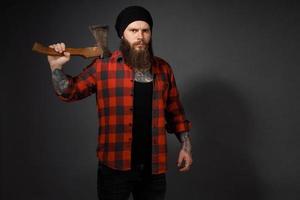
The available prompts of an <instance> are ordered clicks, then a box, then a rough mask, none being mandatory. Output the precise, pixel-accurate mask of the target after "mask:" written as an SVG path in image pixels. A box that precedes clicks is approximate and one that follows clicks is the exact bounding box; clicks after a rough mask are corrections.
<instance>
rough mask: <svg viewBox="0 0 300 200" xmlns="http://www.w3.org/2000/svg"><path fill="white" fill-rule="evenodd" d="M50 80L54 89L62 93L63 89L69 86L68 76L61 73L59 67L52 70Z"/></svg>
mask: <svg viewBox="0 0 300 200" xmlns="http://www.w3.org/2000/svg"><path fill="white" fill-rule="evenodd" d="M52 82H53V85H54V89H55V91H56V92H57V93H58V94H59V95H62V94H63V92H64V90H65V89H67V88H68V87H69V80H68V77H67V76H66V75H65V74H64V73H63V71H62V70H61V69H55V70H53V71H52Z"/></svg>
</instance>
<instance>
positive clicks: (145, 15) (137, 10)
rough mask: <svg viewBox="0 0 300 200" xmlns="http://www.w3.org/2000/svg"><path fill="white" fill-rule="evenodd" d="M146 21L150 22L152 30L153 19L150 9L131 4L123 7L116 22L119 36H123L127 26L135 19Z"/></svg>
mask: <svg viewBox="0 0 300 200" xmlns="http://www.w3.org/2000/svg"><path fill="white" fill-rule="evenodd" d="M138 20H141V21H145V22H147V23H148V24H149V26H150V29H151V30H152V26H153V21H152V17H151V14H150V12H149V11H148V10H146V9H145V8H143V7H141V6H129V7H127V8H125V9H123V10H122V11H121V12H120V14H119V15H118V17H117V21H116V24H115V28H116V31H117V33H118V36H119V37H120V38H121V37H122V35H123V32H124V30H125V29H126V28H127V26H128V25H129V24H130V23H132V22H134V21H138Z"/></svg>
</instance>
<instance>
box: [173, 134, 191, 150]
mask: <svg viewBox="0 0 300 200" xmlns="http://www.w3.org/2000/svg"><path fill="white" fill-rule="evenodd" d="M175 135H176V137H177V139H178V140H179V142H180V143H181V149H182V150H184V151H185V152H187V153H190V154H191V153H192V143H191V138H190V135H189V133H188V132H184V133H175Z"/></svg>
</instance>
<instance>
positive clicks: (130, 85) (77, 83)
mask: <svg viewBox="0 0 300 200" xmlns="http://www.w3.org/2000/svg"><path fill="white" fill-rule="evenodd" d="M151 70H152V74H153V77H154V79H153V81H154V84H153V97H152V173H153V174H159V173H165V172H166V171H167V135H166V131H167V132H168V133H181V132H187V131H189V130H190V127H191V123H190V122H189V121H188V120H186V118H185V115H184V110H183V107H182V104H181V102H180V100H179V93H178V90H177V87H176V83H175V78H174V74H173V72H172V69H171V67H170V66H169V64H168V63H167V62H165V61H164V60H162V59H161V58H158V57H155V62H154V65H153V66H152V69H151ZM68 78H69V87H68V88H67V89H66V90H65V91H64V93H63V94H62V95H59V94H57V93H56V95H57V96H59V98H60V99H62V100H63V101H67V102H71V101H76V100H80V99H82V98H85V97H87V96H89V95H91V94H93V93H96V98H97V100H96V101H97V109H98V118H99V135H98V149H97V156H98V158H99V159H100V160H101V161H102V162H103V163H104V164H105V165H107V166H109V167H111V168H113V169H118V170H130V169H131V143H132V120H133V91H134V90H133V89H134V70H133V68H132V67H130V66H128V65H127V64H125V63H124V61H123V57H122V53H121V52H120V51H115V52H113V54H112V56H111V57H110V58H108V59H99V58H97V59H95V60H94V61H93V62H92V63H91V64H90V65H89V66H87V67H86V68H84V69H83V71H82V72H81V73H80V74H79V75H77V76H75V77H71V76H68Z"/></svg>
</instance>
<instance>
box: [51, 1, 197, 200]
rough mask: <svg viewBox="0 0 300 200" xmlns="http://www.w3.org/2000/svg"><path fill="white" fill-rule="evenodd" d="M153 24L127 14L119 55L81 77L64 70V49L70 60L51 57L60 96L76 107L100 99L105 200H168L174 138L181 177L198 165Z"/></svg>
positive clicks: (120, 26)
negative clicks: (158, 52)
mask: <svg viewBox="0 0 300 200" xmlns="http://www.w3.org/2000/svg"><path fill="white" fill-rule="evenodd" d="M152 27H153V20H152V17H151V14H150V13H149V11H148V10H146V9H145V8H143V7H140V6H130V7H127V8H125V9H123V10H122V11H121V12H120V14H119V15H118V17H117V20H116V24H115V28H116V31H117V33H118V36H119V37H120V39H121V42H120V48H119V49H118V50H116V51H114V52H113V53H112V55H111V56H110V57H108V58H96V59H94V60H93V61H92V63H91V64H90V65H88V66H87V67H85V68H84V69H83V71H82V72H81V73H80V74H79V75H77V76H74V77H72V76H69V75H67V74H65V73H64V72H63V70H62V68H63V65H64V64H65V63H67V62H68V61H69V60H70V53H69V52H66V51H65V44H64V43H57V44H53V45H50V46H49V47H50V48H53V49H54V50H55V51H57V52H60V53H63V54H64V56H61V57H56V56H48V62H49V65H50V68H51V71H52V80H53V85H54V89H55V94H56V95H57V96H58V97H59V98H60V99H61V100H63V101H66V102H72V101H77V100H80V99H83V98H85V97H87V96H90V95H92V94H94V93H95V94H96V102H97V110H98V123H99V134H98V148H97V157H98V160H99V162H98V183H97V186H98V187H97V189H98V198H99V199H101V200H109V199H114V200H124V199H128V198H129V196H130V194H132V196H133V198H134V199H135V200H147V199H149V200H156V199H157V200H162V199H164V198H165V193H166V172H167V134H166V133H174V134H175V135H176V137H177V138H178V140H179V141H180V143H181V149H180V151H179V155H178V160H177V166H178V168H179V171H181V172H184V171H188V170H189V169H190V166H191V164H192V153H191V147H192V146H191V140H190V136H189V131H190V128H191V123H190V121H188V120H187V119H186V117H185V114H184V109H183V106H182V104H181V102H180V99H179V92H178V89H177V87H176V82H175V77H174V74H173V70H172V68H171V67H170V65H169V64H168V63H167V62H166V61H164V60H163V59H162V58H159V57H157V56H154V55H153V50H152V40H151V38H152Z"/></svg>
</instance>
